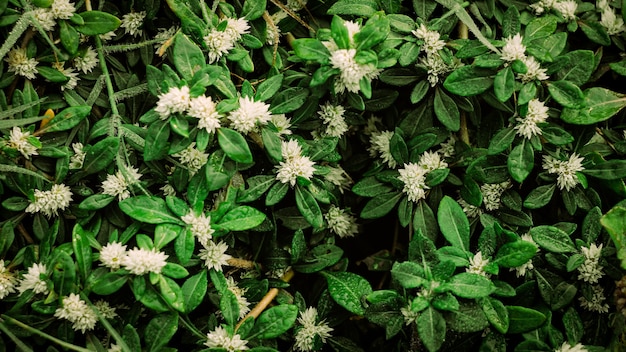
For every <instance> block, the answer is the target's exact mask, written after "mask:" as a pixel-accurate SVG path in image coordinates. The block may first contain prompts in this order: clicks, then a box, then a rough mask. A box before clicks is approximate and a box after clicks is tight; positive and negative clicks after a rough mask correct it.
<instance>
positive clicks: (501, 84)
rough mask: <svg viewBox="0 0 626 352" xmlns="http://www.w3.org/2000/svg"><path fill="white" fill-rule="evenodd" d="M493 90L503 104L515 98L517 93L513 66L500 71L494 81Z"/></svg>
mask: <svg viewBox="0 0 626 352" xmlns="http://www.w3.org/2000/svg"><path fill="white" fill-rule="evenodd" d="M493 89H494V93H496V98H498V100H500V101H501V102H505V101H507V100H509V98H511V96H513V93H514V92H515V74H514V73H513V70H512V69H511V66H507V67H505V68H503V69H502V70H500V71H498V73H497V74H496V78H495V79H494V81H493Z"/></svg>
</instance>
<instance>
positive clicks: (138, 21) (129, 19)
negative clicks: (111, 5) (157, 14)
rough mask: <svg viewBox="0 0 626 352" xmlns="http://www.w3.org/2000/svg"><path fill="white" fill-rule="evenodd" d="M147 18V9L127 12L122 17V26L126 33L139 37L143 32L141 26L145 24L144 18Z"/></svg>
mask: <svg viewBox="0 0 626 352" xmlns="http://www.w3.org/2000/svg"><path fill="white" fill-rule="evenodd" d="M145 18H146V11H140V12H134V11H132V12H131V13H127V14H125V15H124V16H123V17H122V24H120V27H121V28H124V32H126V34H130V35H132V36H133V37H138V36H140V35H141V34H142V33H143V30H142V29H141V26H143V20H144V19H145Z"/></svg>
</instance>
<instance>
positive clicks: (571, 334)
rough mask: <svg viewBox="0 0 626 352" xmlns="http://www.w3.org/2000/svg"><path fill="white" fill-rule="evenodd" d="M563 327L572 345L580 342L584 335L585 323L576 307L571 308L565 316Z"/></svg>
mask: <svg viewBox="0 0 626 352" xmlns="http://www.w3.org/2000/svg"><path fill="white" fill-rule="evenodd" d="M563 327H564V328H565V335H566V336H567V340H568V342H569V343H570V345H572V346H574V345H575V344H577V343H578V342H580V339H581V338H582V337H583V334H584V327H583V321H582V319H581V318H580V315H578V312H576V309H574V307H569V308H568V309H567V310H566V311H565V313H564V314H563Z"/></svg>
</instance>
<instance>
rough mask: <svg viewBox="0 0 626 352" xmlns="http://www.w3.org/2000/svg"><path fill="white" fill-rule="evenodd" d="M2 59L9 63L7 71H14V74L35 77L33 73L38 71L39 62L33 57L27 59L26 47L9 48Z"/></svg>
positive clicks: (29, 77)
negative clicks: (6, 54)
mask: <svg viewBox="0 0 626 352" xmlns="http://www.w3.org/2000/svg"><path fill="white" fill-rule="evenodd" d="M4 61H6V62H7V63H8V64H9V72H15V74H16V75H20V76H23V77H26V78H28V79H35V74H36V73H38V71H37V64H39V61H37V60H35V59H33V58H30V59H29V58H28V56H27V55H26V49H23V48H15V49H11V51H9V54H8V56H7V58H6V59H4Z"/></svg>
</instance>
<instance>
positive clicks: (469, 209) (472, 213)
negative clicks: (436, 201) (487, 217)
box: [457, 197, 483, 218]
mask: <svg viewBox="0 0 626 352" xmlns="http://www.w3.org/2000/svg"><path fill="white" fill-rule="evenodd" d="M457 203H459V205H460V206H461V208H462V209H463V212H464V213H465V215H467V217H468V218H477V217H479V216H480V215H482V213H483V210H482V209H481V208H480V207H477V206H475V205H472V204H469V203H468V202H466V201H465V199H463V198H460V197H459V199H457Z"/></svg>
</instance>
